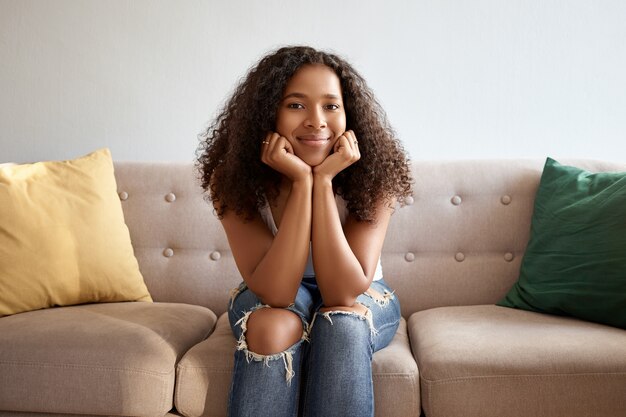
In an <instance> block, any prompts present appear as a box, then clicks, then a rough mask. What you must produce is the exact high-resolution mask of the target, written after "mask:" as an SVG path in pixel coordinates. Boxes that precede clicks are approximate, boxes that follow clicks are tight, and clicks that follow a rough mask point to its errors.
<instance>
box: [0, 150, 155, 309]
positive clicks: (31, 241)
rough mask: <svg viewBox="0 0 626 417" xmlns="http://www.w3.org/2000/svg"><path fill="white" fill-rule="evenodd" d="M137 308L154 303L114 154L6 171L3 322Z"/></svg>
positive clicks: (1, 193) (0, 241)
mask: <svg viewBox="0 0 626 417" xmlns="http://www.w3.org/2000/svg"><path fill="white" fill-rule="evenodd" d="M136 300H139V301H152V299H151V298H150V294H149V293H148V289H147V288H146V285H145V284H144V281H143V277H142V276H141V273H140V272H139V266H138V264H137V259H136V258H135V256H134V253H133V247H132V245H131V241H130V235H129V232H128V228H127V227H126V224H125V223H124V216H123V213H122V206H121V204H120V199H119V197H118V195H117V187H116V183H115V176H114V175H113V162H112V161H111V154H110V152H109V151H108V149H102V150H100V151H97V152H93V153H91V154H89V155H87V156H84V157H82V158H78V159H75V160H72V161H53V162H39V163H35V164H24V165H13V166H5V167H3V168H0V316H3V315H9V314H15V313H20V312H23V311H30V310H35V309H40V308H46V307H52V306H55V305H72V304H82V303H88V302H99V301H106V302H114V301H136Z"/></svg>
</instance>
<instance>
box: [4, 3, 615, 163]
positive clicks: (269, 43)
mask: <svg viewBox="0 0 626 417" xmlns="http://www.w3.org/2000/svg"><path fill="white" fill-rule="evenodd" d="M624 22H626V2H624V1H621V0H586V1H585V0H543V1H542V0H507V1H502V0H473V1H470V0H467V1H463V0H416V1H409V0H404V1H403V0H385V1H373V0H343V1H330V0H321V1H300V0H290V1H286V0H264V1H243V0H214V1H199V0H195V1H193V0H188V1H173V0H172V1H170V0H115V1H91V0H84V1H83V0H55V1H38V0H0V162H8V161H13V162H27V161H37V160H51V159H69V158H73V157H76V156H80V155H83V154H85V153H88V152H90V151H92V150H95V149H98V148H102V147H109V148H110V149H111V151H112V153H113V157H114V158H115V159H117V160H145V161H191V160H193V158H194V152H195V149H196V146H197V137H196V136H197V134H198V133H199V132H200V131H201V130H202V128H203V127H204V126H205V125H207V124H208V122H209V120H210V119H211V118H212V117H213V116H214V115H215V113H216V112H217V111H218V109H219V108H220V107H221V105H222V104H223V103H224V100H225V99H226V97H227V96H228V94H229V93H230V92H231V91H232V88H233V86H234V84H235V83H236V82H237V81H238V80H239V79H240V78H241V77H242V76H243V75H244V74H245V72H246V70H247V69H248V68H249V67H250V66H251V65H253V64H254V63H255V62H256V61H257V60H258V59H259V58H260V57H261V56H262V55H263V54H264V53H265V52H267V51H268V50H271V49H274V48H276V47H278V46H282V45H287V44H309V45H312V46H315V47H319V48H323V49H329V50H332V51H334V52H337V53H339V54H341V55H343V56H344V57H346V58H348V59H349V60H350V61H351V62H352V63H353V64H354V65H355V66H356V68H357V69H359V70H360V72H361V73H362V74H363V75H364V76H365V77H366V79H367V80H368V82H369V84H370V86H371V87H372V88H373V89H374V91H375V92H376V94H377V96H378V98H379V100H380V101H381V102H382V104H383V105H384V107H385V108H386V110H387V113H388V116H389V118H390V120H391V121H392V123H393V125H394V126H395V128H396V130H397V132H398V134H399V136H400V138H401V139H402V140H403V142H404V144H405V147H406V148H407V150H408V151H409V153H410V155H411V157H412V158H413V159H414V160H421V159H474V158H526V157H530V158H544V157H546V156H552V157H555V158H560V157H563V158H565V157H581V158H594V159H606V160H615V161H621V162H623V161H625V160H626V77H625V75H624V74H626V24H625V23H624Z"/></svg>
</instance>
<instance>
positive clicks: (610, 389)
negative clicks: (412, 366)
mask: <svg viewBox="0 0 626 417" xmlns="http://www.w3.org/2000/svg"><path fill="white" fill-rule="evenodd" d="M409 336H410V339H411V346H412V349H413V353H414V355H415V357H416V359H417V363H418V366H419V369H420V378H421V388H422V400H423V407H424V411H425V412H426V415H427V416H428V417H443V416H445V417H457V416H458V417H460V416H470V415H471V416H475V417H491V416H493V417H501V416H504V415H506V416H508V417H518V416H519V417H528V416H534V417H554V416H568V417H578V416H581V417H582V416H592V415H593V416H618V415H620V416H624V410H626V331H624V330H621V329H617V328H614V327H610V326H605V325H601V324H596V323H591V322H585V321H581V320H577V319H574V318H568V317H561V316H551V315H546V314H541V313H535V312H529V311H524V310H515V309H510V308H504V307H499V306H494V305H482V306H462V307H441V308H436V309H432V310H425V311H420V312H418V313H415V314H413V315H411V317H410V318H409Z"/></svg>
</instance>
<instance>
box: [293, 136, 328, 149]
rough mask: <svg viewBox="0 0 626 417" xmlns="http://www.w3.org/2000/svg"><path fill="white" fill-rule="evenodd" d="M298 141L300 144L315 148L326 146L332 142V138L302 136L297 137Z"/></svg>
mask: <svg viewBox="0 0 626 417" xmlns="http://www.w3.org/2000/svg"><path fill="white" fill-rule="evenodd" d="M296 139H298V142H300V143H302V144H304V145H308V146H315V147H317V146H324V145H325V144H326V143H327V142H329V141H330V137H329V136H324V135H301V136H296Z"/></svg>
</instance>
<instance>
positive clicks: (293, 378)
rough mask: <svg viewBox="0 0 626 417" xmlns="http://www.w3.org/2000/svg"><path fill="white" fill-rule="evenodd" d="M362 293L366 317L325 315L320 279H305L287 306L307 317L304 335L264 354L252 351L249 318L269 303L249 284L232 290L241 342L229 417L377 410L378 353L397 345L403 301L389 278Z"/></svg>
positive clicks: (361, 416)
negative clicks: (374, 360)
mask: <svg viewBox="0 0 626 417" xmlns="http://www.w3.org/2000/svg"><path fill="white" fill-rule="evenodd" d="M370 288H372V289H374V290H376V291H377V292H378V293H380V294H382V295H383V297H377V298H376V299H375V298H374V297H372V296H371V295H370V294H369V293H363V294H361V295H360V296H359V297H358V298H357V300H356V301H357V303H361V304H363V305H364V306H365V307H367V308H368V310H369V311H368V313H367V314H366V315H365V316H363V315H360V314H357V313H352V312H344V311H329V312H319V309H320V308H321V307H323V305H322V298H321V295H320V292H319V289H318V287H317V283H316V281H315V278H314V277H313V278H303V279H302V283H301V285H300V288H299V289H298V294H297V296H296V299H295V302H294V303H293V304H292V305H291V306H289V307H287V309H288V310H290V311H292V312H294V313H296V314H297V315H298V316H299V317H300V318H301V320H302V324H303V329H304V332H303V337H302V339H301V340H300V341H298V342H297V343H295V344H294V345H292V346H290V347H289V348H288V349H287V350H285V351H284V352H280V353H277V354H274V355H258V354H256V353H254V352H250V351H249V350H248V349H247V343H246V341H245V330H246V322H247V319H248V317H249V315H250V314H251V313H252V312H253V311H254V310H256V309H259V308H266V307H267V306H265V305H263V304H262V302H261V301H260V300H259V298H258V297H257V296H256V295H255V294H254V293H253V292H252V291H250V290H249V289H248V288H247V287H246V285H245V283H242V284H241V285H240V286H239V287H238V288H236V289H235V290H234V292H233V294H232V297H231V301H230V306H229V307H230V308H229V311H228V317H229V320H230V325H231V328H232V331H233V334H234V335H235V337H236V338H237V339H238V344H237V350H236V351H235V365H234V369H233V377H232V384H231V389H230V395H229V399H228V415H229V416H231V417H235V416H237V417H240V416H255V417H262V416H268V417H270V416H271V417H282V416H285V417H287V416H288V417H294V416H303V417H314V416H324V417H333V416H341V417H346V416H358V417H368V416H373V415H374V394H373V383H372V355H373V353H374V352H376V351H378V350H380V349H382V348H384V347H385V346H387V345H388V344H389V342H391V339H392V338H393V336H394V334H395V332H396V330H397V328H398V325H399V322H400V304H399V302H398V299H397V298H396V297H395V296H394V295H393V294H392V291H391V289H390V288H389V287H388V286H387V284H386V282H385V281H384V280H383V279H381V280H378V281H373V282H372V284H371V286H370Z"/></svg>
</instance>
